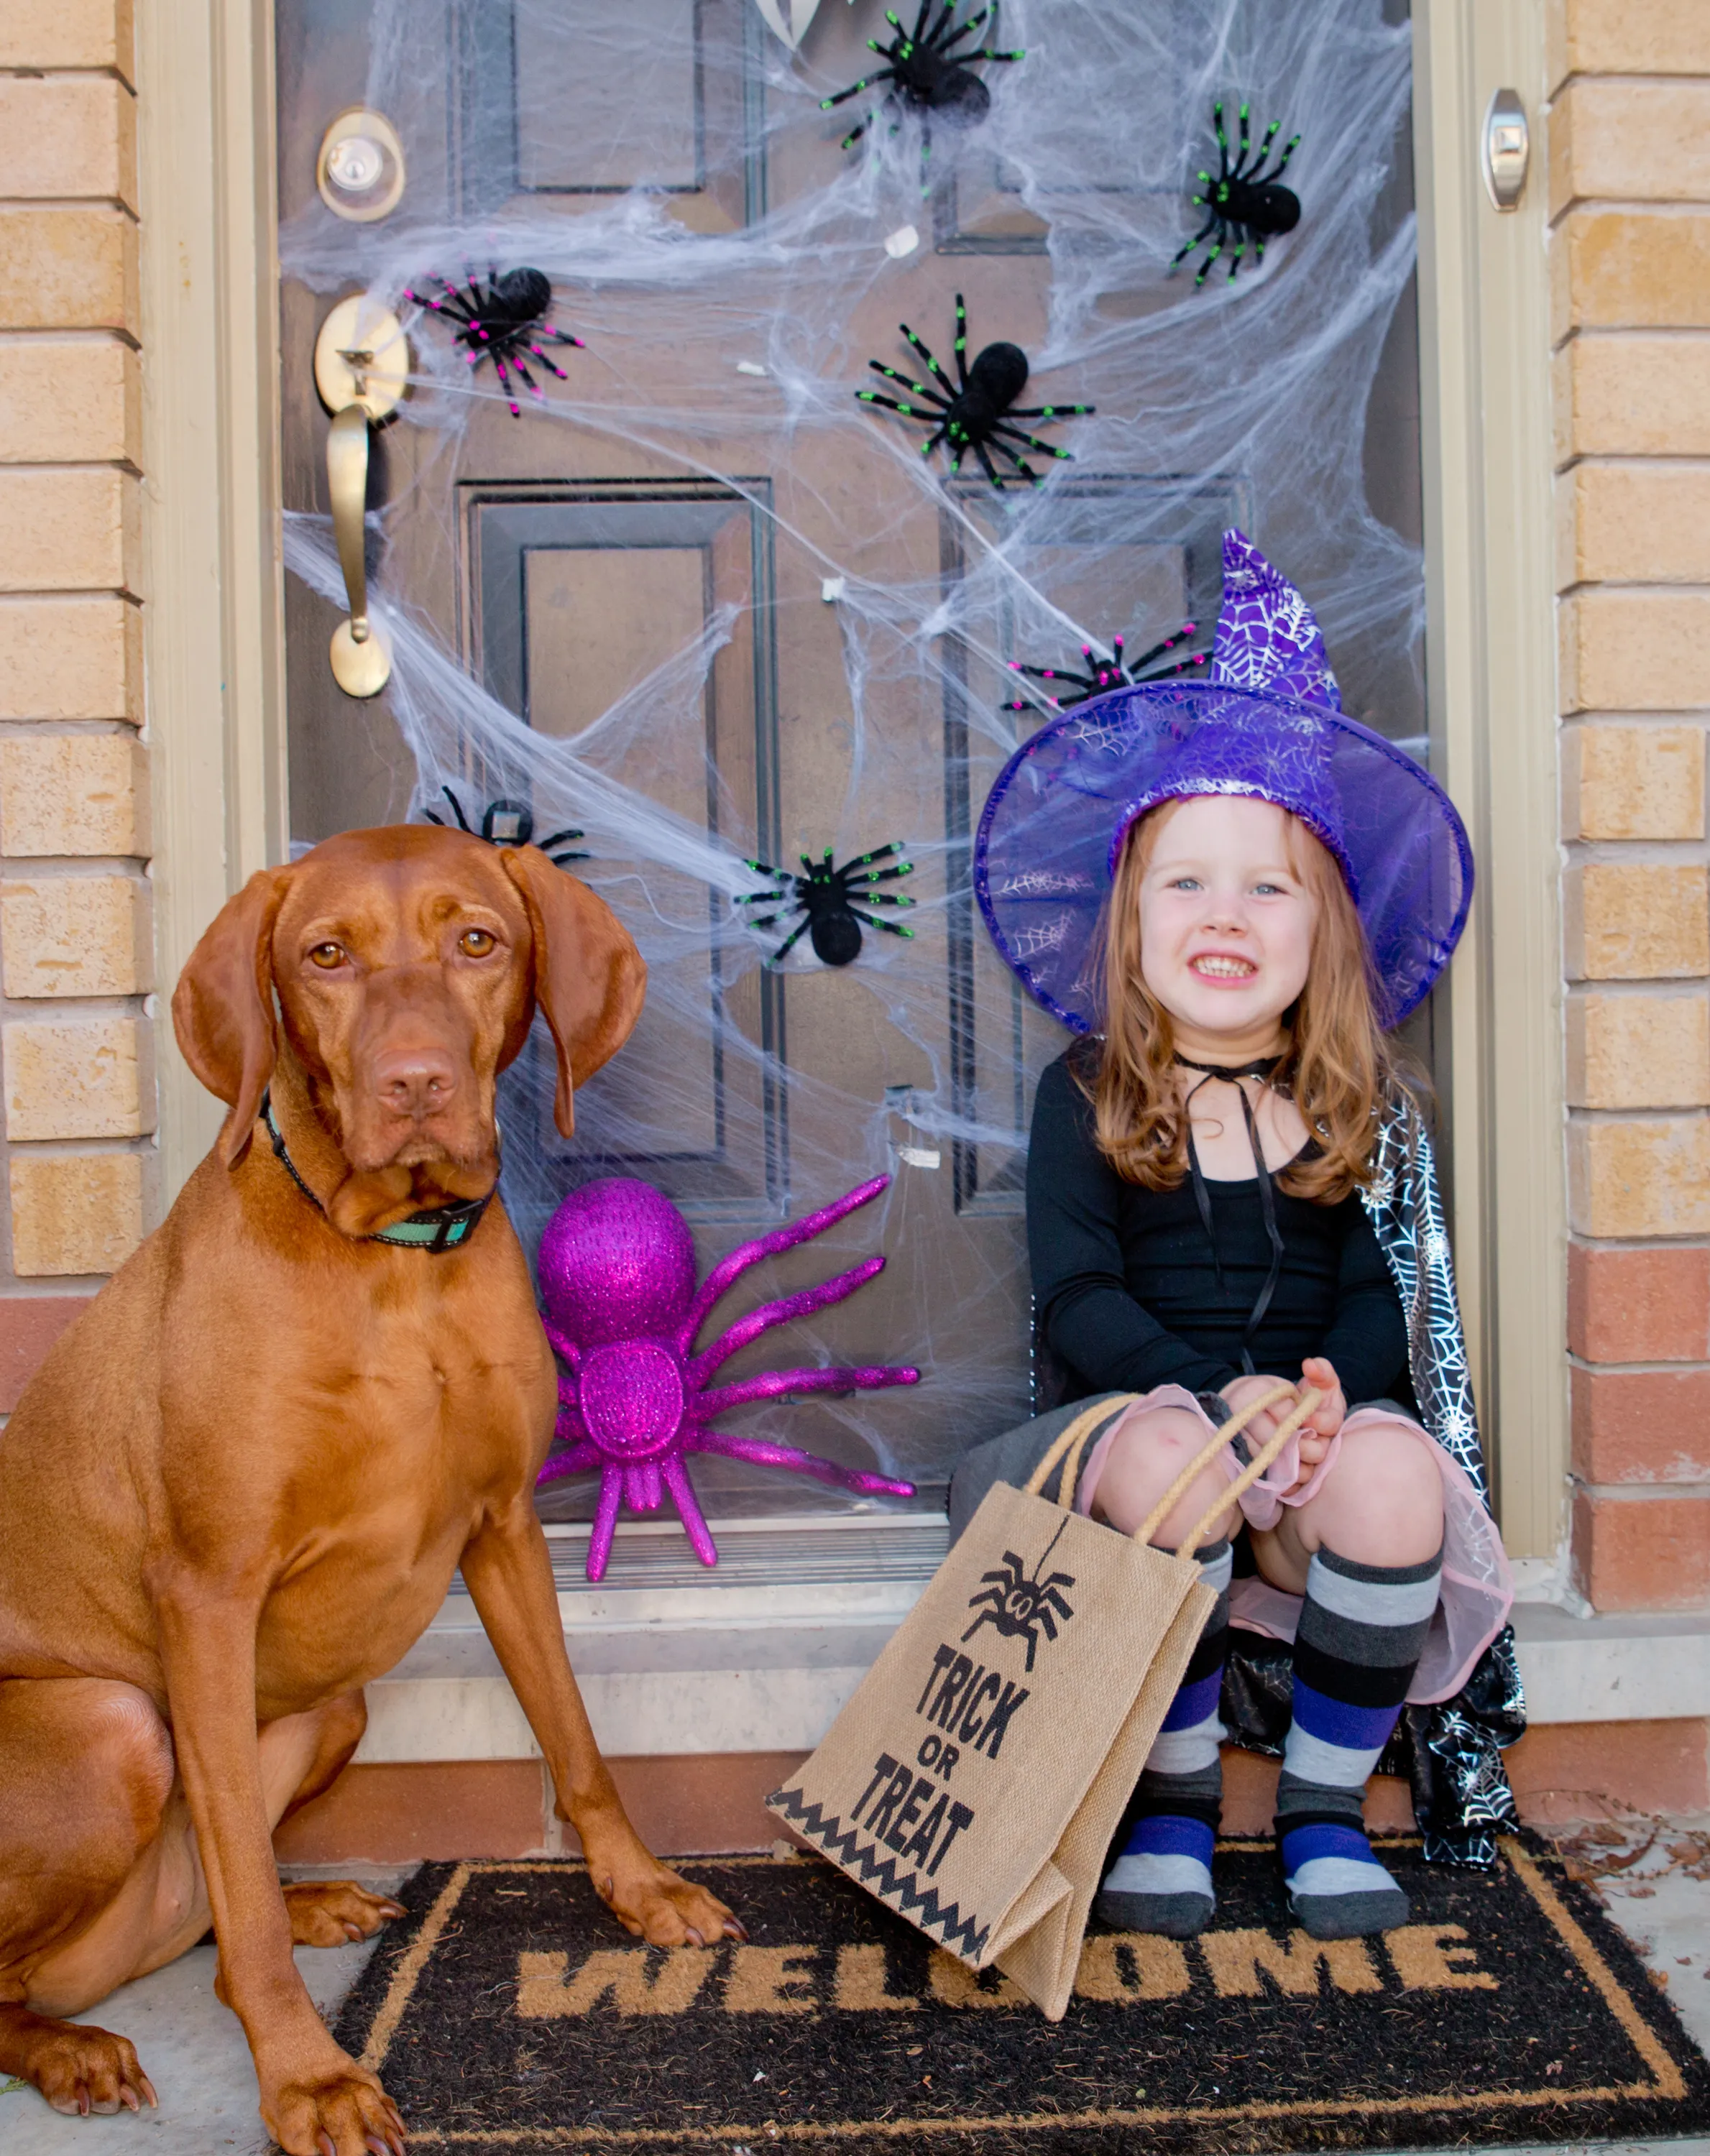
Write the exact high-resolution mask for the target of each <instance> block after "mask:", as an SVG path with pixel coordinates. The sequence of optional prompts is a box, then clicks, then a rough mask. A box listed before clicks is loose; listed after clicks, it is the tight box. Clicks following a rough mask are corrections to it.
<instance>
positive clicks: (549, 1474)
mask: <svg viewBox="0 0 1710 2156" xmlns="http://www.w3.org/2000/svg"><path fill="white" fill-rule="evenodd" d="M600 1458H601V1455H600V1449H599V1447H598V1445H593V1444H584V1445H576V1446H574V1447H573V1448H572V1450H570V1451H568V1452H560V1453H557V1454H555V1455H553V1457H552V1459H550V1460H547V1463H546V1465H545V1466H543V1467H542V1470H541V1471H540V1473H539V1474H538V1475H537V1476H535V1478H534V1486H535V1487H536V1489H537V1490H538V1489H539V1488H540V1487H541V1486H542V1484H544V1483H547V1482H556V1481H557V1480H558V1479H559V1477H560V1476H564V1475H581V1474H583V1473H585V1472H586V1471H587V1470H588V1468H590V1467H598V1466H599V1464H600Z"/></svg>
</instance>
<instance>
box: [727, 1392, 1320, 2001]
mask: <svg viewBox="0 0 1710 2156" xmlns="http://www.w3.org/2000/svg"><path fill="white" fill-rule="evenodd" d="M1134 1397H1135V1396H1134V1395H1132V1394H1129V1395H1127V1396H1125V1397H1123V1398H1121V1399H1114V1400H1112V1399H1103V1400H1101V1401H1100V1402H1099V1403H1098V1404H1097V1405H1096V1407H1093V1408H1091V1409H1088V1410H1087V1412H1086V1414H1082V1415H1080V1416H1078V1417H1076V1419H1075V1420H1074V1421H1073V1422H1071V1424H1069V1426H1068V1428H1067V1429H1066V1430H1063V1431H1062V1432H1061V1434H1060V1435H1059V1437H1058V1438H1057V1440H1056V1442H1055V1444H1054V1445H1052V1446H1051V1448H1050V1451H1049V1452H1047V1453H1046V1455H1045V1458H1044V1459H1043V1460H1041V1461H1040V1464H1039V1466H1038V1467H1037V1468H1036V1469H1035V1471H1034V1473H1033V1474H1032V1476H1030V1478H1029V1481H1028V1485H1027V1487H1026V1488H1025V1489H1024V1490H1016V1489H1013V1488H1011V1487H1010V1486H1009V1485H1008V1484H1007V1483H1002V1482H999V1483H996V1484H994V1486H993V1487H992V1488H991V1489H990V1490H989V1491H987V1492H986V1495H985V1497H984V1499H983V1501H982V1503H981V1505H980V1507H979V1510H978V1512H976V1513H975V1514H974V1516H973V1519H972V1520H971V1521H970V1522H969V1523H968V1527H967V1530H966V1532H964V1533H963V1537H962V1538H961V1540H960V1541H959V1542H958V1543H957V1544H956V1546H955V1548H953V1549H952V1551H951V1552H950V1553H949V1555H948V1556H947V1558H945V1560H944V1562H943V1563H942V1565H941V1566H940V1567H939V1568H938V1570H937V1573H934V1575H933V1577H932V1580H931V1582H930V1583H929V1584H928V1585H927V1590H926V1592H925V1594H922V1597H921V1599H920V1600H919V1601H918V1602H917V1604H915V1606H914V1608H913V1609H912V1610H911V1612H910V1613H909V1615H908V1616H907V1617H906V1619H905V1620H904V1621H903V1623H902V1625H901V1627H900V1628H899V1630H897V1631H896V1634H895V1635H893V1637H892V1638H891V1641H890V1642H889V1644H888V1645H886V1648H885V1650H884V1652H883V1653H882V1654H881V1655H880V1656H879V1659H878V1661H876V1662H875V1663H874V1665H873V1666H872V1668H871V1669H870V1671H868V1672H867V1674H866V1676H865V1677H864V1678H863V1679H862V1681H861V1683H860V1688H859V1690H858V1691H856V1693H855V1697H854V1698H853V1699H851V1700H850V1702H849V1705H848V1706H847V1707H845V1709H844V1710H843V1712H842V1713H841V1714H840V1715H839V1717H837V1720H836V1721H835V1722H834V1723H833V1725H832V1727H831V1729H830V1731H829V1733H828V1735H827V1736H826V1738H825V1741H824V1743H823V1744H821V1746H820V1747H819V1750H818V1751H817V1752H815V1753H814V1756H813V1757H812V1758H811V1759H809V1761H808V1762H807V1763H806V1764H805V1765H804V1767H803V1768H802V1769H801V1772H800V1773H799V1775H798V1776H797V1777H796V1779H795V1780H794V1782H793V1784H792V1785H791V1786H790V1787H789V1788H788V1789H779V1790H778V1791H777V1792H776V1793H775V1794H773V1796H771V1797H769V1798H768V1799H767V1802H768V1807H769V1809H771V1810H772V1811H773V1812H774V1813H776V1814H777V1815H778V1817H779V1818H780V1819H781V1820H783V1821H784V1822H785V1823H786V1824H787V1825H789V1826H790V1827H792V1828H793V1830H795V1831H796V1833H798V1834H799V1835H802V1836H804V1838H805V1839H806V1840H809V1841H810V1842H813V1843H815V1844H817V1845H819V1848H821V1849H823V1850H824V1852H825V1854H826V1855H827V1856H829V1858H830V1859H831V1860H832V1861H833V1862H834V1864H837V1865H838V1866H840V1867H841V1868H842V1869H843V1870H844V1871H846V1872H847V1873H848V1874H849V1876H850V1878H851V1879H854V1880H856V1881H859V1882H860V1885H862V1886H865V1887H866V1888H867V1890H868V1891H869V1892H870V1893H873V1894H876V1895H877V1897H879V1899H880V1900H881V1902H884V1903H885V1905H886V1907H887V1908H890V1909H894V1910H895V1911H896V1913H897V1914H898V1915H899V1916H901V1917H906V1918H907V1919H908V1921H909V1922H911V1924H914V1925H916V1926H917V1928H919V1929H920V1930H922V1931H923V1932H925V1933H927V1935H928V1936H929V1937H931V1938H934V1939H937V1940H939V1941H941V1942H942V1943H943V1944H944V1945H945V1946H946V1947H947V1948H949V1949H950V1951H951V1952H952V1953H955V1954H957V1955H959V1956H960V1958H962V1959H963V1961H965V1962H967V1963H969V1964H970V1965H971V1966H972V1967H973V1968H974V1969H985V1968H987V1967H989V1965H990V1964H991V1963H994V1962H995V1963H997V1964H998V1966H999V1968H1000V1969H1002V1970H1003V1971H1004V1974H1006V1975H1007V1976H1010V1977H1013V1978H1014V1980H1015V1982H1016V1983H1017V1984H1019V1985H1020V1986H1021V1988H1022V1989H1023V1990H1024V1992H1026V1994H1027V1995H1028V1997H1029V1998H1030V1999H1032V2000H1033V2001H1034V2003H1035V2005H1037V2006H1038V2007H1040V2010H1042V2011H1043V2012H1044V2014H1045V2018H1046V2019H1047V2020H1051V2021H1058V2020H1061V2019H1062V2016H1063V2012H1064V2010H1065V2008H1066V2006H1067V2005H1068V2003H1069V1996H1070V1993H1071V1991H1072V1989H1073V1988H1074V1983H1075V1975H1076V1968H1077V1966H1078V1963H1079V1962H1080V1958H1081V1935H1082V1933H1084V1932H1085V1930H1086V1915H1087V1912H1088V1910H1089V1909H1090V1908H1091V1906H1092V1897H1093V1896H1094V1894H1095V1893H1096V1892H1097V1891H1098V1881H1099V1875H1100V1871H1101V1868H1102V1866H1103V1863H1104V1859H1105V1855H1106V1852H1107V1849H1108V1847H1109V1845H1110V1840H1111V1837H1112V1835H1113V1834H1114V1833H1115V1832H1116V1829H1117V1821H1118V1820H1120V1818H1121V1816H1122V1809H1123V1807H1124V1806H1125V1805H1126V1804H1127V1800H1128V1798H1129V1796H1130V1795H1131V1794H1132V1791H1133V1788H1134V1785H1135V1784H1136V1783H1137V1781H1138V1780H1139V1779H1140V1769H1141V1767H1142V1766H1143V1763H1144V1762H1145V1758H1146V1755H1147V1753H1148V1752H1149V1751H1150V1750H1151V1749H1152V1743H1153V1738H1155V1737H1156V1736H1157V1734H1158V1728H1159V1726H1160V1725H1161V1724H1162V1722H1163V1717H1164V1716H1165V1714H1166V1713H1167V1712H1168V1708H1169V1704H1170V1702H1171V1700H1172V1699H1173V1697H1175V1691H1176V1687H1177V1686H1178V1684H1179V1682H1180V1681H1181V1677H1182V1674H1183V1672H1184V1670H1185V1669H1186V1667H1187V1665H1188V1658H1189V1655H1191V1654H1192V1652H1193V1650H1194V1642H1195V1641H1196V1640H1198V1639H1199V1634H1200V1632H1201V1630H1203V1629H1204V1624H1205V1620H1206V1618H1207V1617H1208V1616H1209V1614H1210V1612H1211V1609H1212V1608H1213V1606H1214V1603H1215V1599H1216V1598H1215V1596H1214V1594H1212V1592H1211V1590H1210V1589H1209V1588H1208V1587H1207V1586H1205V1585H1204V1583H1203V1581H1202V1580H1201V1579H1200V1578H1199V1567H1198V1566H1197V1565H1196V1564H1195V1563H1194V1556H1193V1553H1194V1550H1195V1549H1196V1548H1198V1547H1199V1543H1201V1542H1202V1541H1203V1540H1204V1537H1205V1535H1206V1532H1207V1531H1208V1530H1209V1528H1210V1527H1211V1526H1212V1525H1213V1523H1214V1522H1215V1520H1216V1519H1217V1518H1218V1517H1220V1515H1221V1514H1223V1513H1225V1512H1226V1511H1227V1510H1228V1508H1229V1507H1230V1505H1231V1504H1232V1502H1233V1501H1234V1500H1235V1498H1236V1497H1238V1496H1240V1493H1241V1491H1243V1490H1245V1488H1246V1487H1247V1486H1248V1484H1249V1483H1250V1482H1253V1481H1256V1480H1257V1478H1258V1477H1259V1476H1261V1475H1262V1474H1263V1473H1264V1471H1265V1470H1266V1468H1267V1467H1268V1466H1270V1464H1271V1461H1272V1460H1274V1459H1275V1458H1276V1455H1278V1454H1279V1453H1280V1452H1281V1450H1282V1448H1283V1446H1284V1445H1286V1443H1287V1441H1288V1439H1289V1438H1290V1436H1291V1435H1292V1434H1293V1432H1294V1431H1295V1430H1296V1429H1297V1427H1298V1426H1299V1425H1300V1424H1301V1423H1302V1421H1304V1420H1305V1419H1306V1417H1307V1415H1308V1414H1311V1413H1312V1409H1313V1408H1314V1407H1315V1406H1316V1405H1317V1401H1318V1397H1319V1396H1318V1394H1316V1393H1314V1392H1312V1391H1307V1392H1304V1393H1303V1394H1302V1396H1301V1398H1300V1400H1299V1401H1298V1403H1297V1404H1296V1405H1295V1406H1294V1407H1293V1408H1292V1409H1291V1411H1290V1413H1289V1414H1288V1416H1287V1419H1286V1420H1285V1421H1284V1422H1283V1424H1281V1428H1280V1429H1279V1430H1277V1431H1276V1435H1274V1436H1273V1437H1272V1438H1271V1441H1270V1443H1269V1444H1267V1445H1265V1446H1264V1448H1263V1449H1262V1450H1261V1451H1260V1452H1259V1453H1258V1455H1256V1457H1255V1459H1254V1460H1252V1461H1251V1463H1250V1465H1249V1466H1247V1467H1246V1468H1245V1469H1244V1470H1243V1471H1242V1472H1241V1474H1240V1476H1239V1477H1238V1479H1237V1480H1236V1481H1234V1482H1232V1483H1231V1484H1230V1486H1229V1488H1228V1489H1227V1490H1226V1491H1225V1493H1224V1495H1223V1496H1221V1497H1220V1499H1219V1500H1218V1501H1217V1503H1216V1504H1215V1505H1214V1507H1212V1509H1211V1510H1210V1511H1209V1512H1207V1513H1206V1515H1205V1516H1204V1518H1203V1519H1202V1520H1201V1521H1200V1522H1199V1525H1198V1526H1197V1527H1195V1528H1194V1531H1193V1532H1192V1533H1191V1534H1190V1535H1189V1536H1188V1537H1187V1538H1186V1540H1185V1541H1184V1543H1183V1544H1182V1546H1181V1548H1180V1549H1179V1551H1177V1552H1175V1553H1168V1552H1165V1551H1163V1550H1156V1549H1153V1548H1149V1547H1148V1544H1149V1543H1150V1541H1151V1537H1152V1536H1153V1534H1154V1533H1155V1532H1157V1529H1158V1524H1159V1522H1162V1521H1163V1520H1164V1519H1165V1518H1167V1517H1168V1514H1169V1512H1170V1511H1171V1509H1172V1507H1173V1506H1174V1505H1175V1503H1176V1502H1177V1501H1178V1499H1179V1497H1180V1496H1181V1495H1182V1493H1183V1492H1184V1491H1185V1490H1186V1489H1187V1488H1188V1487H1189V1485H1190V1484H1191V1482H1192V1481H1193V1480H1194V1477H1195V1476H1197V1475H1198V1474H1199V1471H1201V1469H1202V1468H1204V1467H1205V1466H1208V1465H1209V1462H1210V1461H1211V1460H1214V1458H1215V1457H1216V1455H1217V1453H1218V1452H1219V1451H1220V1449H1221V1448H1222V1447H1223V1446H1224V1445H1226V1444H1227V1443H1228V1442H1229V1440H1230V1438H1231V1437H1232V1436H1234V1435H1235V1434H1236V1432H1237V1431H1239V1430H1240V1429H1241V1428H1242V1427H1243V1426H1244V1425H1245V1423H1246V1422H1247V1421H1248V1420H1250V1418H1251V1417H1252V1416H1253V1415H1255V1414H1257V1413H1259V1411H1260V1410H1261V1409H1262V1408H1266V1407H1270V1406H1274V1405H1275V1404H1276V1403H1277V1402H1278V1401H1279V1400H1281V1399H1287V1398H1290V1397H1291V1388H1290V1387H1288V1386H1286V1385H1283V1386H1279V1387H1277V1388H1276V1389H1275V1390H1274V1391H1272V1392H1271V1393H1269V1394H1266V1397H1265V1398H1264V1399H1261V1400H1255V1401H1253V1402H1252V1403H1251V1404H1250V1405H1249V1406H1248V1407H1247V1408H1246V1409H1245V1410H1244V1411H1243V1412H1242V1413H1241V1414H1238V1415H1235V1416H1234V1417H1232V1418H1231V1419H1230V1421H1228V1422H1226V1423H1225V1424H1224V1426H1223V1428H1222V1429H1221V1430H1219V1431H1218V1433H1217V1435H1216V1436H1215V1437H1214V1438H1213V1439H1212V1440H1211V1441H1210V1442H1209V1444H1208V1445H1206V1446H1205V1448H1204V1450H1203V1451H1202V1452H1201V1453H1200V1454H1199V1457H1198V1458H1197V1459H1196V1460H1194V1461H1193V1462H1192V1464H1191V1465H1190V1466H1188V1467H1186V1468H1184V1470H1183V1471H1182V1473H1181V1475H1180V1476H1179V1477H1178V1478H1177V1481H1175V1483H1174V1484H1173V1486H1172V1487H1171V1488H1170V1489H1169V1490H1168V1491H1166V1492H1165V1493H1164V1495H1163V1497H1161V1498H1160V1499H1159V1501H1158V1504H1157V1506H1156V1507H1155V1508H1154V1509H1153V1513H1152V1515H1151V1517H1150V1518H1149V1519H1148V1520H1147V1521H1146V1522H1144V1523H1143V1525H1142V1527H1140V1529H1139V1532H1137V1534H1136V1535H1135V1536H1134V1537H1132V1539H1130V1538H1129V1537H1127V1536H1124V1535H1120V1534H1117V1533H1116V1532H1113V1531H1112V1529H1111V1528H1109V1527H1101V1526H1100V1525H1098V1524H1096V1522H1093V1521H1091V1520H1090V1519H1087V1518H1085V1517H1082V1515H1081V1514H1080V1513H1078V1512H1074V1511H1072V1510H1071V1509H1070V1508H1071V1506H1072V1505H1073V1502H1074V1496H1075V1485H1076V1478H1077V1476H1078V1475H1079V1472H1080V1466H1081V1454H1082V1452H1083V1450H1085V1448H1086V1444H1087V1442H1088V1440H1089V1439H1090V1438H1091V1436H1092V1435H1093V1434H1094V1431H1095V1430H1096V1429H1097V1428H1098V1427H1099V1426H1100V1425H1101V1424H1107V1423H1108V1422H1110V1421H1111V1420H1112V1419H1113V1418H1114V1417H1115V1416H1117V1415H1118V1414H1122V1412H1123V1411H1124V1409H1127V1407H1128V1406H1129V1405H1131V1404H1132V1400H1133V1399H1134ZM1059 1462H1061V1465H1062V1474H1061V1477H1060V1484H1059V1487H1058V1498H1057V1502H1056V1503H1055V1504H1051V1503H1050V1502H1049V1501H1047V1500H1046V1499H1045V1497H1043V1496H1040V1494H1039V1492H1040V1491H1042V1490H1043V1488H1044V1486H1045V1483H1046V1481H1048V1480H1049V1478H1050V1475H1051V1472H1052V1471H1053V1470H1054V1469H1055V1467H1056V1466H1058V1464H1059Z"/></svg>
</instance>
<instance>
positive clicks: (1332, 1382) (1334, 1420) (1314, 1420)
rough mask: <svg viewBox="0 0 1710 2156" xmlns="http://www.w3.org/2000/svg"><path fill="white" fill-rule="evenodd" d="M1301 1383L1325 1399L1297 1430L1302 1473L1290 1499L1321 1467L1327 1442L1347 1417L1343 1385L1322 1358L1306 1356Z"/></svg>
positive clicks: (1290, 1487) (1290, 1488)
mask: <svg viewBox="0 0 1710 2156" xmlns="http://www.w3.org/2000/svg"><path fill="white" fill-rule="evenodd" d="M1301 1381H1302V1384H1303V1385H1310V1386H1311V1387H1312V1389H1313V1391H1314V1392H1318V1393H1322V1394H1323V1395H1324V1397H1323V1399H1322V1400H1320V1401H1319V1403H1318V1404H1317V1407H1315V1408H1314V1409H1312V1413H1311V1414H1309V1415H1308V1416H1307V1419H1306V1420H1305V1421H1304V1422H1303V1423H1302V1424H1301V1430H1300V1461H1301V1471H1300V1473H1299V1474H1298V1475H1297V1476H1296V1478H1295V1480H1294V1481H1293V1482H1292V1483H1291V1485H1290V1486H1289V1488H1288V1490H1287V1491H1286V1496H1289V1497H1292V1496H1296V1495H1297V1493H1298V1492H1299V1491H1302V1490H1304V1489H1305V1488H1306V1486H1307V1483H1308V1482H1310V1481H1312V1476H1314V1474H1316V1473H1317V1470H1318V1468H1319V1466H1321V1465H1322V1461H1323V1459H1324V1455H1325V1454H1326V1453H1327V1452H1328V1451H1329V1450H1330V1440H1331V1439H1332V1438H1333V1437H1334V1436H1335V1435H1336V1433H1337V1431H1338V1430H1340V1429H1341V1427H1342V1424H1343V1420H1344V1419H1345V1418H1346V1416H1347V1414H1348V1402H1347V1401H1346V1400H1345V1399H1343V1394H1342V1384H1341V1381H1340V1379H1339V1378H1338V1377H1337V1375H1336V1372H1335V1370H1334V1368H1333V1367H1332V1365H1331V1364H1330V1363H1327V1362H1326V1361H1325V1359H1324V1358H1323V1357H1322V1355H1309V1356H1307V1359H1306V1361H1305V1362H1304V1363H1302V1364H1301Z"/></svg>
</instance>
